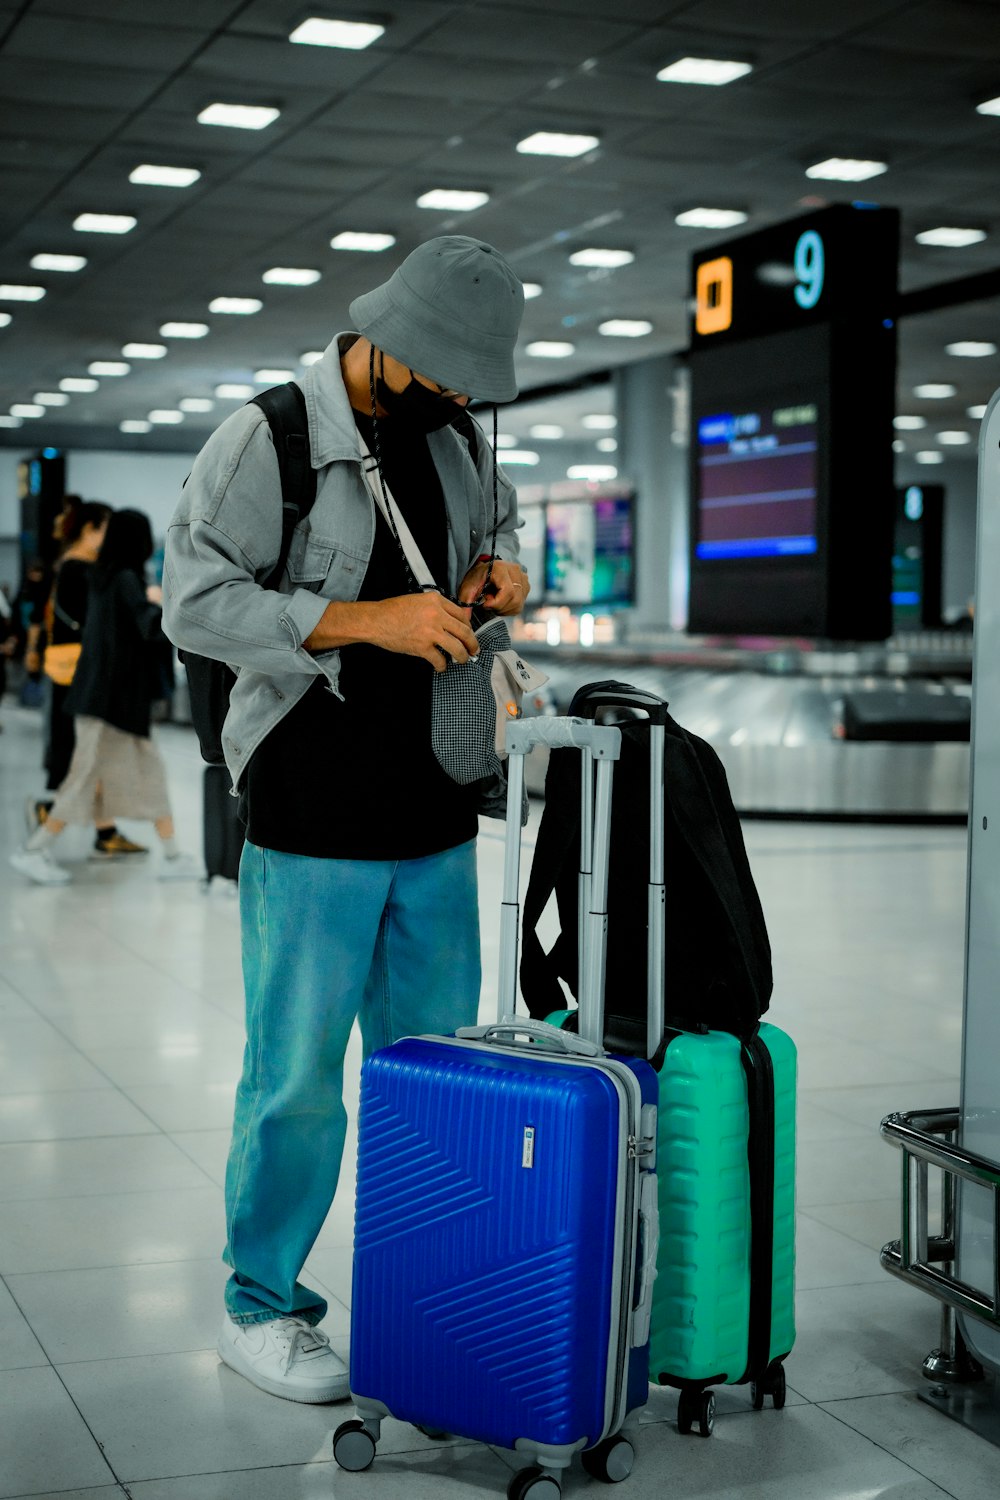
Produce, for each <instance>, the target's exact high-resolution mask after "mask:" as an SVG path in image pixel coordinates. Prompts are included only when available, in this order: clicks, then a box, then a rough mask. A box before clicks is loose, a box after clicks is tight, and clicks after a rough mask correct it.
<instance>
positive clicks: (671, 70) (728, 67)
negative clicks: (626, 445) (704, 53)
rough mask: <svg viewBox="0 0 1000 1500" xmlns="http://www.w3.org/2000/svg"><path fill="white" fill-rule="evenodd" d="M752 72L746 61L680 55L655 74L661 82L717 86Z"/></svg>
mask: <svg viewBox="0 0 1000 1500" xmlns="http://www.w3.org/2000/svg"><path fill="white" fill-rule="evenodd" d="M752 72H753V67H752V65H751V64H750V63H746V62H735V61H731V60H729V59H727V58H721V57H681V58H679V59H678V61H677V62H672V63H670V64H669V65H668V66H667V67H665V68H661V69H660V71H659V72H658V73H657V75H656V76H657V78H658V79H659V80H660V82H661V83H703V84H709V85H714V86H716V87H717V86H718V85H720V84H723V83H732V82H733V80H734V79H736V78H745V77H746V76H747V74H748V73H752Z"/></svg>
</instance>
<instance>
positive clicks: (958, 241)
mask: <svg viewBox="0 0 1000 1500" xmlns="http://www.w3.org/2000/svg"><path fill="white" fill-rule="evenodd" d="M915 238H916V241H917V244H918V245H944V246H945V247H946V248H947V249H949V250H961V249H962V247H963V246H964V245H978V244H980V243H981V241H983V240H984V239H985V238H986V230H985V229H953V228H949V227H948V226H947V225H945V224H942V225H941V226H940V228H938V229H924V230H922V231H921V233H920V234H918V235H916V236H915Z"/></svg>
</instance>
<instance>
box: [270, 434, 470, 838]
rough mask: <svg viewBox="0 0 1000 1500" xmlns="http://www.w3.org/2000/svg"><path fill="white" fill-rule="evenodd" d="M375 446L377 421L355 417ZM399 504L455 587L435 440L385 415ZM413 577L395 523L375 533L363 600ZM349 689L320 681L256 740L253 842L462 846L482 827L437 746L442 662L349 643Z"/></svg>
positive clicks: (391, 592)
mask: <svg viewBox="0 0 1000 1500" xmlns="http://www.w3.org/2000/svg"><path fill="white" fill-rule="evenodd" d="M355 419H356V421H357V424H358V427H359V429H360V431H361V434H362V436H363V437H364V439H365V441H366V443H367V444H368V447H369V449H373V444H372V432H371V419H370V418H369V417H366V416H364V415H362V414H360V413H357V412H355ZM379 438H380V441H381V449H382V465H383V472H384V473H385V478H386V483H387V484H388V486H389V489H390V491H391V492H392V497H393V500H394V501H395V503H396V505H397V507H398V508H399V510H400V511H401V512H402V513H403V515H404V516H405V517H406V523H407V525H408V526H409V528H410V530H411V532H412V533H413V536H414V538H415V540H416V543H417V545H418V547H419V548H420V551H421V552H422V553H423V556H424V560H425V562H426V563H427V566H428V567H429V568H430V570H431V572H432V574H433V575H434V577H435V578H436V579H437V580H438V582H439V583H440V585H441V588H442V592H445V591H446V589H447V582H448V578H447V574H448V530H447V521H446V516H445V508H444V496H443V495H442V493H441V483H440V480H439V479H438V476H437V470H436V469H435V468H434V463H433V461H432V459H431V455H430V451H429V449H428V447H427V439H426V438H425V437H424V436H422V435H421V434H419V433H415V432H413V431H412V430H411V429H410V428H408V427H407V428H400V427H399V426H398V424H394V423H393V422H392V420H391V419H388V418H386V419H385V420H382V421H380V422H379ZM411 589H412V584H411V583H410V580H409V578H408V575H407V571H406V566H405V563H404V561H403V558H402V555H401V553H400V550H399V547H398V545H397V543H396V540H395V538H394V536H393V535H392V532H391V531H390V529H389V525H388V522H387V521H386V520H385V519H384V517H383V515H382V513H381V510H379V509H378V507H376V508H375V539H374V544H373V547H372V555H371V560H370V562H369V564H368V570H367V572H366V574H365V578H364V582H363V584H362V586H361V590H360V593H359V595H358V598H359V599H361V600H372V599H391V598H393V597H395V596H396V595H398V594H406V593H409V592H410V591H411ZM340 659H341V668H340V691H341V693H342V694H343V701H341V699H339V698H337V697H336V696H335V695H334V694H333V693H331V692H330V691H329V689H328V687H327V686H326V679H325V678H318V679H317V681H316V682H315V683H314V684H313V685H312V686H311V687H310V688H309V690H308V691H307V692H306V693H305V695H304V696H303V697H302V698H301V699H300V700H299V702H298V703H297V704H296V705H295V707H294V708H292V709H291V710H290V711H289V712H288V713H287V714H286V715H285V717H284V718H283V719H282V720H281V722H280V723H279V724H277V725H276V726H275V727H274V729H272V730H271V732H270V734H269V735H268V736H267V738H266V739H265V740H264V741H263V743H262V744H261V745H259V746H258V748H257V750H256V751H255V752H254V754H253V757H252V758H251V761H250V765H249V767H248V769H247V773H246V781H245V783H244V787H245V791H244V796H243V799H242V802H243V813H244V816H245V818H246V821H247V838H248V839H249V840H250V842H251V843H252V844H256V845H258V846H259V847H260V848H263V849H275V850H278V851H280V852H282V853H285V854H306V855H311V856H312V857H314V858H319V859H418V858H421V857H422V856H424V855H428V854H438V853H440V852H441V851H442V850H444V849H453V848H455V847H456V846H457V845H458V844H464V843H466V842H467V841H468V840H469V839H471V838H474V837H475V835H476V832H477V829H478V815H477V811H476V808H477V794H476V792H475V789H474V788H470V787H463V786H459V785H458V784H457V782H454V781H452V779H451V777H450V776H448V775H447V774H446V772H445V771H443V770H442V768H441V766H440V765H439V764H438V761H437V759H436V757H435V755H434V752H433V750H432V749H431V681H432V678H433V675H434V669H433V667H432V666H431V665H430V663H429V662H426V661H424V660H423V659H422V658H419V657H415V656H403V655H401V654H399V653H398V652H393V651H383V650H382V649H381V648H379V647H378V646H367V645H356V646H344V647H342V648H341V653H340Z"/></svg>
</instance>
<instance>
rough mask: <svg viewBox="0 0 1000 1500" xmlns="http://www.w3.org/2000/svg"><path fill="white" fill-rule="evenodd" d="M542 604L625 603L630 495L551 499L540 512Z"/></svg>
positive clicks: (630, 557) (629, 588)
mask: <svg viewBox="0 0 1000 1500" xmlns="http://www.w3.org/2000/svg"><path fill="white" fill-rule="evenodd" d="M545 530H546V553H545V558H546V561H545V599H546V603H548V604H570V605H580V606H584V605H611V604H630V603H631V602H632V599H633V588H634V583H633V573H634V549H633V507H632V499H631V497H630V496H615V497H609V498H605V499H599V500H575V501H574V500H554V501H550V502H549V503H548V505H546V507H545Z"/></svg>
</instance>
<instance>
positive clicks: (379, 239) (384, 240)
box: [330, 229, 396, 254]
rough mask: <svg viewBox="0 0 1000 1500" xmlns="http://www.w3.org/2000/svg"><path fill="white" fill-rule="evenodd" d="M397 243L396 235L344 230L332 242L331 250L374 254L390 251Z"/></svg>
mask: <svg viewBox="0 0 1000 1500" xmlns="http://www.w3.org/2000/svg"><path fill="white" fill-rule="evenodd" d="M395 243H396V236H395V235H394V234H369V233H368V232H367V231H365V230H362V229H342V230H341V231H340V233H339V234H335V235H334V237H333V239H332V240H331V241H330V249H331V250H367V251H369V252H370V253H372V254H375V253H377V252H378V251H379V250H389V249H391V247H392V246H393V245H394V244H395Z"/></svg>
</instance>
